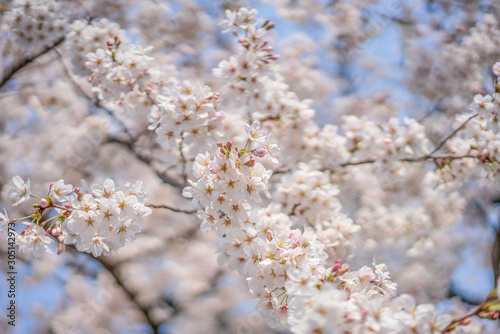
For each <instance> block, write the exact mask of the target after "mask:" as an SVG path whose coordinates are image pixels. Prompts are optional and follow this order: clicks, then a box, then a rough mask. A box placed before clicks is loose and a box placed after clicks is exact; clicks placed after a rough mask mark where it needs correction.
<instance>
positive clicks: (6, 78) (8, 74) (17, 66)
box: [0, 36, 65, 88]
mask: <svg viewBox="0 0 500 334" xmlns="http://www.w3.org/2000/svg"><path fill="white" fill-rule="evenodd" d="M64 39H65V36H62V37H59V39H58V40H56V41H55V42H54V44H52V45H51V46H47V47H45V48H44V49H43V50H41V51H40V52H38V53H36V54H33V55H30V56H29V57H24V58H23V59H21V61H19V62H18V63H17V64H14V65H13V66H12V67H10V68H7V70H6V71H5V72H4V75H3V77H2V79H1V80H0V88H2V87H4V86H5V84H6V83H7V82H8V81H9V80H10V79H12V77H13V76H14V75H15V74H16V73H17V72H19V71H20V70H22V69H23V68H24V67H26V66H27V65H29V64H31V63H32V62H33V61H34V60H36V59H37V58H39V57H41V56H43V55H44V54H46V53H48V52H49V51H51V50H53V49H54V48H55V47H57V46H59V45H60V44H62V42H64Z"/></svg>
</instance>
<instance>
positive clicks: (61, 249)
mask: <svg viewBox="0 0 500 334" xmlns="http://www.w3.org/2000/svg"><path fill="white" fill-rule="evenodd" d="M65 250H66V245H65V244H63V243H62V242H60V243H58V244H57V247H56V253H57V255H61V254H62V253H63V252H64V251H65Z"/></svg>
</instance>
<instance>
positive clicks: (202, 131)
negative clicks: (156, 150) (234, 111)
mask: <svg viewBox="0 0 500 334" xmlns="http://www.w3.org/2000/svg"><path fill="white" fill-rule="evenodd" d="M159 99H161V102H160V103H158V104H157V105H154V106H153V107H152V108H151V112H150V115H149V119H150V121H151V122H152V123H151V125H150V126H149V128H150V129H156V130H155V132H156V134H157V138H156V140H157V142H158V143H159V144H160V146H161V147H162V148H163V149H164V150H166V151H169V150H171V149H172V148H175V149H176V150H175V152H179V149H180V145H182V146H183V148H186V147H189V151H188V150H186V149H184V152H183V153H185V154H186V155H188V157H189V156H195V155H196V154H197V153H200V152H199V150H200V149H203V145H202V144H204V143H206V141H207V140H209V139H212V141H213V140H214V139H215V140H217V139H218V137H220V131H218V129H219V128H220V124H221V120H222V118H223V116H224V113H223V111H221V110H220V106H219V104H220V103H219V99H220V97H219V95H218V94H217V93H214V92H212V91H211V89H210V87H208V86H203V85H200V84H192V83H190V82H187V81H183V82H181V83H178V84H177V85H175V88H174V89H173V92H172V93H171V94H169V95H168V96H161V97H159ZM189 145H191V146H189ZM178 161H179V158H178V159H169V161H167V164H168V163H170V164H172V165H173V164H176V163H177V162H178Z"/></svg>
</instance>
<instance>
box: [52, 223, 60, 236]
mask: <svg viewBox="0 0 500 334" xmlns="http://www.w3.org/2000/svg"><path fill="white" fill-rule="evenodd" d="M61 233H62V231H61V227H60V226H59V225H56V227H54V228H53V229H52V235H53V236H54V237H57V236H58V235H61Z"/></svg>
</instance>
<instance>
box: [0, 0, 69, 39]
mask: <svg viewBox="0 0 500 334" xmlns="http://www.w3.org/2000/svg"><path fill="white" fill-rule="evenodd" d="M8 9H9V11H8V12H7V13H6V14H5V15H6V21H7V23H8V24H9V25H10V26H11V31H12V32H13V33H14V35H15V37H16V45H18V46H19V47H22V48H24V49H38V48H40V47H42V46H51V45H52V44H54V42H55V41H56V40H57V39H59V38H61V37H62V36H63V34H64V32H65V30H66V24H67V23H66V16H65V15H64V13H63V12H62V11H61V5H60V4H59V3H58V2H56V1H55V0H14V1H12V2H11V4H9V8H8Z"/></svg>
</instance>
